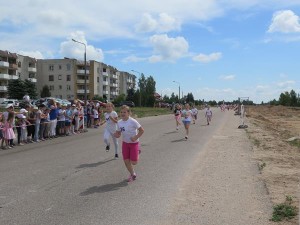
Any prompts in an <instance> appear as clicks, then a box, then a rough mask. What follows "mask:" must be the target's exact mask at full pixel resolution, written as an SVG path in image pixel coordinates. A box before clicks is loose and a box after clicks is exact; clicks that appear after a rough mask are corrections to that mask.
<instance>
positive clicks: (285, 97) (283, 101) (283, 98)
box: [279, 91, 291, 106]
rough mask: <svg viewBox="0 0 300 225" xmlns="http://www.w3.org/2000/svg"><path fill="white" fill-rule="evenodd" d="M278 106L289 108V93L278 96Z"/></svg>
mask: <svg viewBox="0 0 300 225" xmlns="http://www.w3.org/2000/svg"><path fill="white" fill-rule="evenodd" d="M279 104H280V105H283V106H290V104H291V96H290V93H289V92H287V91H286V92H284V93H281V94H280V96H279Z"/></svg>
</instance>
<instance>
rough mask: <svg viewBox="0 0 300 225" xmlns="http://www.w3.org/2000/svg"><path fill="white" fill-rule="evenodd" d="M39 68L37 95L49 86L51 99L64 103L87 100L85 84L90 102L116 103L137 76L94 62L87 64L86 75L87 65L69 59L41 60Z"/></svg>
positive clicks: (131, 85) (132, 84)
mask: <svg viewBox="0 0 300 225" xmlns="http://www.w3.org/2000/svg"><path fill="white" fill-rule="evenodd" d="M37 65H38V66H37V68H38V69H37V71H38V72H37V74H38V76H37V80H38V81H37V84H38V85H37V89H38V91H39V92H40V91H41V90H42V88H43V86H44V85H48V86H49V89H50V92H51V96H52V97H57V98H62V99H68V100H73V99H82V100H84V99H85V82H86V94H87V99H88V100H90V99H93V97H95V96H99V97H102V98H104V99H106V100H107V101H113V100H114V99H115V98H116V97H117V96H118V95H119V94H122V93H124V94H125V95H126V94H127V89H128V88H130V87H133V86H134V82H135V76H134V75H132V74H129V73H126V72H120V71H118V70H117V69H116V68H114V67H112V66H109V65H106V64H104V63H102V62H97V61H94V60H91V61H87V66H86V71H85V68H84V61H79V60H76V59H68V58H65V59H45V60H38V63H37ZM85 73H86V75H87V76H86V80H85ZM124 80H125V81H126V82H124Z"/></svg>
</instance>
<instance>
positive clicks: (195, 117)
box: [192, 105, 198, 124]
mask: <svg viewBox="0 0 300 225" xmlns="http://www.w3.org/2000/svg"><path fill="white" fill-rule="evenodd" d="M197 115H198V109H197V108H196V106H195V105H194V106H193V108H192V116H193V124H195V123H196V120H197Z"/></svg>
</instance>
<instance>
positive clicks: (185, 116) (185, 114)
mask: <svg viewBox="0 0 300 225" xmlns="http://www.w3.org/2000/svg"><path fill="white" fill-rule="evenodd" d="M191 120H192V110H186V109H184V110H182V121H191Z"/></svg>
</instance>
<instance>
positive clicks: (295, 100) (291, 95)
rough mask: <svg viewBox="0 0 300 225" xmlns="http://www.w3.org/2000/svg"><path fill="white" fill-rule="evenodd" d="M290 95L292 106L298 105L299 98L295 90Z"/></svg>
mask: <svg viewBox="0 0 300 225" xmlns="http://www.w3.org/2000/svg"><path fill="white" fill-rule="evenodd" d="M290 97H291V101H290V106H297V101H298V99H297V94H296V92H295V91H294V90H291V92H290Z"/></svg>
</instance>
